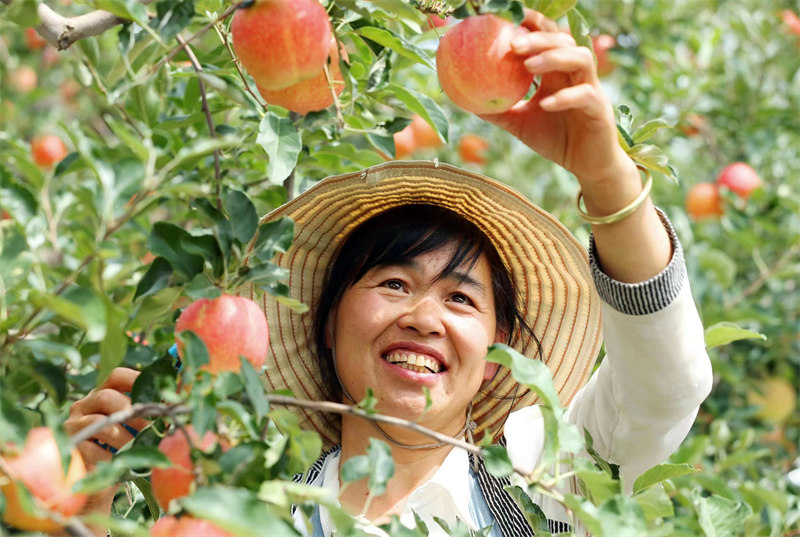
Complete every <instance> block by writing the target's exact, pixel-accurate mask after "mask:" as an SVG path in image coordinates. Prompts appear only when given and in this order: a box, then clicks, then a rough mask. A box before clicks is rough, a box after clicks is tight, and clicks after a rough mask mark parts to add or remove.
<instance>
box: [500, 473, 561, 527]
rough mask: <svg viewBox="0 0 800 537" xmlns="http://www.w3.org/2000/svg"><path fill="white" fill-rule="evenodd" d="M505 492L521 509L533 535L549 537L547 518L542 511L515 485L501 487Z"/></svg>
mask: <svg viewBox="0 0 800 537" xmlns="http://www.w3.org/2000/svg"><path fill="white" fill-rule="evenodd" d="M503 488H504V489H505V491H506V492H507V493H508V494H509V496H511V498H513V499H514V501H515V502H516V503H517V505H518V506H520V507H521V508H522V514H523V515H524V516H525V520H527V521H528V525H529V526H530V527H531V529H533V532H534V534H536V535H538V536H540V537H550V535H551V533H550V527H549V526H548V525H547V516H546V515H545V514H544V511H542V509H541V508H540V507H539V506H538V505H536V504H535V503H533V500H531V497H530V496H528V494H527V493H526V492H525V491H524V490H523V489H522V488H521V487H518V486H516V485H506V486H505V487H503Z"/></svg>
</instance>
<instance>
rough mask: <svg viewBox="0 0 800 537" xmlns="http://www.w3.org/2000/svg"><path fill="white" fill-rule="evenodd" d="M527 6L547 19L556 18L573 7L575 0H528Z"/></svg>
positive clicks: (575, 3)
mask: <svg viewBox="0 0 800 537" xmlns="http://www.w3.org/2000/svg"><path fill="white" fill-rule="evenodd" d="M526 3H527V4H528V7H530V8H531V9H533V10H535V11H538V12H540V13H542V14H543V15H544V16H545V17H547V18H548V19H553V20H557V19H560V18H561V17H563V16H564V15H566V14H567V12H568V11H569V10H571V9H572V8H574V7H575V6H576V5H577V3H578V1H577V0H528V1H527V2H526Z"/></svg>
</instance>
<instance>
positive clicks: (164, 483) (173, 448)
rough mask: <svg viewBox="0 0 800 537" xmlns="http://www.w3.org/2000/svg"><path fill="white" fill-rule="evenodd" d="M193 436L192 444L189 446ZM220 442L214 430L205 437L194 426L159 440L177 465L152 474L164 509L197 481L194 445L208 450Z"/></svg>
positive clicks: (207, 432)
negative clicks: (199, 434) (195, 478)
mask: <svg viewBox="0 0 800 537" xmlns="http://www.w3.org/2000/svg"><path fill="white" fill-rule="evenodd" d="M184 431H185V433H184ZM187 436H188V438H187ZM190 439H191V445H189V440H190ZM216 443H217V436H216V435H215V434H214V433H212V432H211V431H206V434H204V435H203V438H202V439H201V438H199V437H198V435H197V431H195V430H194V427H192V426H191V425H188V426H186V427H185V428H184V429H183V430H177V431H175V432H173V433H172V434H170V435H168V436H165V437H164V438H163V439H162V440H161V442H159V444H158V450H159V451H161V452H162V453H163V454H164V455H166V456H167V458H168V459H169V460H170V462H172V465H173V466H172V468H153V473H152V475H151V476H150V484H151V485H152V488H153V496H155V498H156V501H157V502H158V504H159V505H160V506H161V508H162V509H163V510H164V511H167V510H168V509H169V504H170V502H171V501H172V500H174V499H175V498H181V497H183V496H186V495H188V494H189V493H190V492H191V491H192V485H193V484H194V465H193V464H192V456H191V451H192V447H196V448H198V449H200V450H201V451H204V452H205V451H209V450H211V449H212V448H213V447H214V446H215V445H216Z"/></svg>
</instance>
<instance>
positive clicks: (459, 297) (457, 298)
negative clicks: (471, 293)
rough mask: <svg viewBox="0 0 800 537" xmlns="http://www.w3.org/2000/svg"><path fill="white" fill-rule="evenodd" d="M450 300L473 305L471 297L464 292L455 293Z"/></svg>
mask: <svg viewBox="0 0 800 537" xmlns="http://www.w3.org/2000/svg"><path fill="white" fill-rule="evenodd" d="M450 300H452V301H453V302H455V303H456V304H466V305H468V306H471V305H472V300H470V298H469V297H468V296H467V295H465V294H463V293H453V295H452V296H451V297H450Z"/></svg>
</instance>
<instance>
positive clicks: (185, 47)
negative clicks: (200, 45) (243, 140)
mask: <svg viewBox="0 0 800 537" xmlns="http://www.w3.org/2000/svg"><path fill="white" fill-rule="evenodd" d="M175 39H176V40H177V41H178V43H179V44H180V45H182V46H183V50H185V51H186V55H187V56H189V61H190V62H191V63H192V67H194V70H195V71H196V72H197V84H198V85H199V87H200V98H201V99H202V101H203V112H204V113H205V115H206V123H207V124H208V131H209V133H210V134H211V137H212V138H216V137H217V132H216V130H215V128H214V118H213V117H211V108H210V107H209V106H208V96H207V95H206V84H205V82H203V76H202V73H203V66H202V65H200V62H199V61H198V59H197V56H195V54H194V51H193V50H192V47H190V46H189V44H188V43H187V42H186V41H185V40H184V39H183V38H182V37H181V36H179V35H178V36H176V37H175ZM219 155H220V150H219V149H215V150H214V182H215V184H216V195H217V210H219V211H221V210H222V172H221V170H220V165H219Z"/></svg>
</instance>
